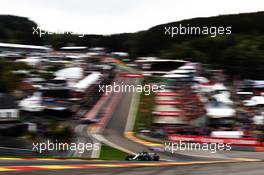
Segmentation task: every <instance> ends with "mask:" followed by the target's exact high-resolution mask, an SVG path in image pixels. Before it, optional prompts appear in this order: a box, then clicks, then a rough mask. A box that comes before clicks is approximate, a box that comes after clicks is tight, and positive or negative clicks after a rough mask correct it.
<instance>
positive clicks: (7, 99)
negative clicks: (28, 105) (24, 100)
mask: <svg viewBox="0 0 264 175" xmlns="http://www.w3.org/2000/svg"><path fill="white" fill-rule="evenodd" d="M0 101H1V103H0V109H16V108H17V103H16V100H15V98H14V97H13V96H11V95H8V94H4V93H0Z"/></svg>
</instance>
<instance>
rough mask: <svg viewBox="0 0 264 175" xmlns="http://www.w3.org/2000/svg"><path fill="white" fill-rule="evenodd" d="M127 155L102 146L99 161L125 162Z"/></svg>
mask: <svg viewBox="0 0 264 175" xmlns="http://www.w3.org/2000/svg"><path fill="white" fill-rule="evenodd" d="M126 156H127V153H125V152H123V151H120V150H118V149H115V148H113V147H110V146H107V145H102V147H101V153H100V157H99V159H101V160H125V157H126Z"/></svg>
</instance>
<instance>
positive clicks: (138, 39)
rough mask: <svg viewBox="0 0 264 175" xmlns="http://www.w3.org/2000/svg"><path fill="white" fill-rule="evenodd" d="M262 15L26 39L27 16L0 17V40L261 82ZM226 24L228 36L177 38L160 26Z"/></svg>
mask: <svg viewBox="0 0 264 175" xmlns="http://www.w3.org/2000/svg"><path fill="white" fill-rule="evenodd" d="M263 19H264V12H256V13H244V14H234V15H222V16H216V17H209V18H194V19H189V20H182V21H178V22H172V23H168V24H162V25H158V26H155V27H152V28H150V29H149V30H146V31H140V32H137V33H124V34H115V35H108V36H103V35H85V36H84V37H78V35H62V34H61V35H55V34H53V35H45V36H43V37H42V38H39V37H36V36H33V35H32V27H34V26H35V27H36V24H35V23H34V22H32V21H29V20H28V19H27V18H22V17H15V16H8V15H1V16H0V42H14V43H25V44H32V43H35V44H36V43H41V44H42V45H52V46H53V47H54V48H55V49H58V48H60V47H61V46H67V45H68V46H71V45H83V46H88V47H95V46H99V47H101V46H102V47H106V48H108V49H109V51H124V52H129V53H130V58H131V59H135V58H136V57H138V56H160V57H161V58H169V59H187V60H193V61H199V62H203V63H207V64H213V65H216V66H219V67H222V68H224V69H225V70H226V71H227V72H228V73H229V74H231V75H236V76H238V75H239V76H241V77H247V78H262V79H263V75H262V72H263V71H264V64H263V50H264V37H263V36H264V35H263V33H264V23H263ZM179 24H182V25H189V26H200V27H203V26H207V27H210V26H216V27H217V26H218V27H220V26H223V27H227V26H231V30H232V34H231V35H228V36H217V37H214V38H211V37H210V36H201V35H179V36H177V37H174V38H171V37H170V36H169V35H165V34H164V32H165V29H164V27H165V26H179Z"/></svg>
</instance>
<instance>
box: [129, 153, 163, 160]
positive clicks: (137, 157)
mask: <svg viewBox="0 0 264 175" xmlns="http://www.w3.org/2000/svg"><path fill="white" fill-rule="evenodd" d="M125 160H130V161H132V160H136V161H159V155H158V154H157V153H148V152H144V151H143V152H140V153H138V154H136V155H128V156H127V157H126V158H125Z"/></svg>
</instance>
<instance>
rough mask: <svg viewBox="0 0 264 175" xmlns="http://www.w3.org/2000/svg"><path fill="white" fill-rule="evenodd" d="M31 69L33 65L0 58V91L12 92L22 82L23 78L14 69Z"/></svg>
mask: <svg viewBox="0 0 264 175" xmlns="http://www.w3.org/2000/svg"><path fill="white" fill-rule="evenodd" d="M29 69H31V67H30V66H28V65H26V64H25V63H19V62H15V63H12V64H10V62H8V61H6V60H4V59H0V91H1V92H12V91H13V90H15V89H16V88H17V86H18V85H19V83H20V82H21V78H20V77H19V76H18V75H16V74H14V73H13V72H12V71H15V70H29Z"/></svg>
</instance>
